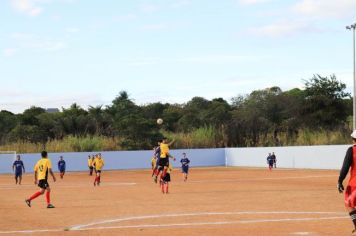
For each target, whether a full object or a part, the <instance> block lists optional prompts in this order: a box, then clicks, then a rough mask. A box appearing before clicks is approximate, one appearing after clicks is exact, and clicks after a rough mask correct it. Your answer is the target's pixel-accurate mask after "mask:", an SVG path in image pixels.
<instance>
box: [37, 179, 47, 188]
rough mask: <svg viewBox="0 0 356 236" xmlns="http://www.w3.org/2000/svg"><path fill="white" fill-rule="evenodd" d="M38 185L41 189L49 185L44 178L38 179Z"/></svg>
mask: <svg viewBox="0 0 356 236" xmlns="http://www.w3.org/2000/svg"><path fill="white" fill-rule="evenodd" d="M38 187H40V188H42V189H47V188H48V187H49V184H48V182H47V180H46V179H41V180H40V181H38Z"/></svg>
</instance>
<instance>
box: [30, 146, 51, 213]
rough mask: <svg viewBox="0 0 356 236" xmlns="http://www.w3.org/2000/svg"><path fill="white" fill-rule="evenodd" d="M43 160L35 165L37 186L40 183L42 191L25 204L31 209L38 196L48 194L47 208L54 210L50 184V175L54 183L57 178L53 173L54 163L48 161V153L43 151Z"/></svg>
mask: <svg viewBox="0 0 356 236" xmlns="http://www.w3.org/2000/svg"><path fill="white" fill-rule="evenodd" d="M41 156H42V158H41V160H39V161H38V162H37V164H36V165H35V168H34V171H35V184H37V183H38V187H40V191H38V192H36V193H34V194H33V195H32V196H31V197H30V198H28V199H26V200H25V202H26V204H27V205H28V206H29V207H31V201H32V200H33V199H35V198H37V197H38V196H40V195H42V194H44V192H45V191H47V192H46V201H47V208H54V206H53V205H52V204H51V200H50V192H51V189H50V187H49V184H48V181H47V179H48V173H50V174H51V176H52V178H53V181H54V182H56V177H55V176H54V174H53V172H52V163H51V160H50V159H48V157H47V152H46V151H42V153H41Z"/></svg>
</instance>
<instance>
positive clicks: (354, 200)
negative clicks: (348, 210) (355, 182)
mask: <svg viewBox="0 0 356 236" xmlns="http://www.w3.org/2000/svg"><path fill="white" fill-rule="evenodd" d="M345 206H347V207H352V208H354V207H356V186H349V185H348V186H347V187H346V190H345Z"/></svg>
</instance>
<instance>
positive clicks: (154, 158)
mask: <svg viewBox="0 0 356 236" xmlns="http://www.w3.org/2000/svg"><path fill="white" fill-rule="evenodd" d="M156 165H157V159H156V147H154V148H153V156H152V158H151V168H152V177H153V175H154V173H155V169H156Z"/></svg>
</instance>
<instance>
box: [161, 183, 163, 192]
mask: <svg viewBox="0 0 356 236" xmlns="http://www.w3.org/2000/svg"><path fill="white" fill-rule="evenodd" d="M161 189H162V193H164V184H163V183H162V184H161Z"/></svg>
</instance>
